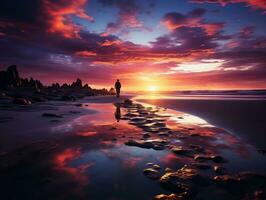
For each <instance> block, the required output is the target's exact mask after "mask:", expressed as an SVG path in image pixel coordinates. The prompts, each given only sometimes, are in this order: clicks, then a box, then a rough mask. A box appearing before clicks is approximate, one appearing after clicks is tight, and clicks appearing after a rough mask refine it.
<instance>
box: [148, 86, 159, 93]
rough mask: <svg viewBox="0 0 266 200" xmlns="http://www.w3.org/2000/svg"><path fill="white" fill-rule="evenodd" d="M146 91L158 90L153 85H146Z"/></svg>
mask: <svg viewBox="0 0 266 200" xmlns="http://www.w3.org/2000/svg"><path fill="white" fill-rule="evenodd" d="M148 91H150V92H156V91H158V87H157V86H155V85H150V86H148Z"/></svg>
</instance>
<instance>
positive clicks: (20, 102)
mask: <svg viewBox="0 0 266 200" xmlns="http://www.w3.org/2000/svg"><path fill="white" fill-rule="evenodd" d="M13 103H14V104H18V105H31V101H30V100H28V99H25V98H15V99H14V100H13Z"/></svg>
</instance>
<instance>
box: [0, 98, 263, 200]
mask: <svg viewBox="0 0 266 200" xmlns="http://www.w3.org/2000/svg"><path fill="white" fill-rule="evenodd" d="M126 98H127V97H124V98H121V99H119V100H118V99H116V98H114V97H103V98H102V97H96V98H87V99H83V100H81V101H79V102H71V103H69V102H49V103H41V104H39V105H32V106H31V107H24V106H21V107H17V108H12V109H4V110H1V118H2V123H0V127H1V142H0V144H1V146H0V147H1V153H0V171H1V178H0V187H1V188H2V189H3V192H2V194H1V195H2V197H3V199H27V200H31V199H40V200H42V199H101V200H105V199H106V200H114V199H121V200H122V199H123V200H133V199H134V200H135V199H141V200H148V199H154V198H156V199H170V197H171V199H214V198H215V199H217V200H218V199H225V198H226V199H243V198H246V197H251V199H252V198H253V199H254V198H255V197H256V198H257V196H258V195H259V197H260V196H262V198H264V197H265V188H266V185H265V183H266V177H265V176H264V175H262V174H264V173H265V165H266V157H265V155H264V154H263V153H260V152H258V151H257V149H256V148H254V147H253V146H252V145H250V144H249V143H247V142H245V141H244V140H242V138H241V137H236V136H235V135H232V134H230V133H228V132H227V131H225V130H223V129H221V128H217V127H215V126H213V125H212V124H210V123H208V122H207V121H205V120H204V119H202V118H199V117H197V116H193V115H190V114H187V113H183V112H178V111H174V110H171V109H164V108H160V107H156V106H153V105H149V104H144V103H142V104H139V103H137V102H131V101H126V102H124V100H125V99H126ZM43 113H48V114H49V115H43ZM4 119H5V120H4ZM251 172H252V173H251ZM232 188H233V191H232ZM234 188H238V189H237V190H234ZM239 188H241V190H239ZM239 191H240V192H239ZM243 191H245V192H243ZM156 195H160V196H156ZM258 199H259V198H258Z"/></svg>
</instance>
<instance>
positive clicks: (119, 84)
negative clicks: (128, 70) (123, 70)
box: [115, 79, 121, 98]
mask: <svg viewBox="0 0 266 200" xmlns="http://www.w3.org/2000/svg"><path fill="white" fill-rule="evenodd" d="M120 89H121V83H120V81H119V79H117V80H116V82H115V91H116V97H117V98H118V97H119V96H120Z"/></svg>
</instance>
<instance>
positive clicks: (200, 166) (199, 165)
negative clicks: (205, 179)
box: [192, 163, 211, 170]
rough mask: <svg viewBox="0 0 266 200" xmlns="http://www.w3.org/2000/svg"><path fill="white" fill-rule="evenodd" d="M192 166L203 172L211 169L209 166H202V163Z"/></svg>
mask: <svg viewBox="0 0 266 200" xmlns="http://www.w3.org/2000/svg"><path fill="white" fill-rule="evenodd" d="M192 165H193V166H195V167H197V168H198V169H203V170H205V169H210V168H211V166H210V165H207V164H203V163H193V164H192Z"/></svg>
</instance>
